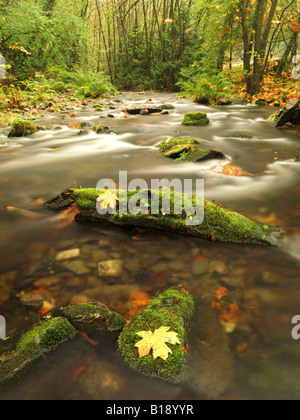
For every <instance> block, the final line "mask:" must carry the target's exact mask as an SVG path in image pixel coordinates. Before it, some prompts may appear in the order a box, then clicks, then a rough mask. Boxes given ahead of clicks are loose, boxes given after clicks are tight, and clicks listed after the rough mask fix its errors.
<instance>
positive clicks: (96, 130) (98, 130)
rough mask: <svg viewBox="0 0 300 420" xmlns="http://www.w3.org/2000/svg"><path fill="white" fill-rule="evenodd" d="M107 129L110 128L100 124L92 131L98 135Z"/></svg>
mask: <svg viewBox="0 0 300 420" xmlns="http://www.w3.org/2000/svg"><path fill="white" fill-rule="evenodd" d="M107 129H108V127H105V126H104V125H102V124H98V125H95V126H94V127H92V131H94V132H95V133H96V134H98V133H102V132H103V131H105V130H107Z"/></svg>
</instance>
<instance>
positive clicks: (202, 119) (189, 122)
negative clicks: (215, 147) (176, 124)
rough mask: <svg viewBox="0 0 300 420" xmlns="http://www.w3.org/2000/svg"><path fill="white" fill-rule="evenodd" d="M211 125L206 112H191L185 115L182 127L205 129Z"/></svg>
mask: <svg viewBox="0 0 300 420" xmlns="http://www.w3.org/2000/svg"><path fill="white" fill-rule="evenodd" d="M208 124H209V118H208V116H207V114H206V113H205V112H189V113H187V114H185V116H184V119H183V122H182V125H186V126H200V127H203V126H205V125H208Z"/></svg>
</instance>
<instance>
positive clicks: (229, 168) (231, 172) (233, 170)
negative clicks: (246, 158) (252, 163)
mask: <svg viewBox="0 0 300 420" xmlns="http://www.w3.org/2000/svg"><path fill="white" fill-rule="evenodd" d="M222 174H223V175H228V176H242V175H247V176H253V174H251V173H250V172H247V171H244V169H243V168H241V167H240V166H238V165H233V164H230V163H229V164H227V165H225V166H224V167H223V170H222Z"/></svg>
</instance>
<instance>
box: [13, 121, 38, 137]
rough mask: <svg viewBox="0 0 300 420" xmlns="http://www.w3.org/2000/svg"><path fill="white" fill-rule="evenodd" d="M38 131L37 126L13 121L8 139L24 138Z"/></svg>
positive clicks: (27, 122) (26, 122)
mask: <svg viewBox="0 0 300 420" xmlns="http://www.w3.org/2000/svg"><path fill="white" fill-rule="evenodd" d="M37 131H38V129H37V126H36V125H35V124H34V123H32V122H29V121H26V120H14V121H13V122H12V124H11V126H10V130H9V133H8V137H26V136H30V135H31V134H34V133H36V132H37Z"/></svg>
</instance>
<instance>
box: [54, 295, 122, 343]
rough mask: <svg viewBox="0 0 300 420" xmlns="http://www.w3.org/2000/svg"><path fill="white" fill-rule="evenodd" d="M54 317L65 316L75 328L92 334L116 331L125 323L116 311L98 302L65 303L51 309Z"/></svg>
mask: <svg viewBox="0 0 300 420" xmlns="http://www.w3.org/2000/svg"><path fill="white" fill-rule="evenodd" d="M52 315H53V316H55V317H63V318H66V319H67V320H68V321H69V322H70V323H71V324H72V325H73V326H74V328H76V329H77V330H80V331H85V332H86V333H88V334H89V333H91V334H93V335H95V334H97V335H99V334H100V335H103V334H105V333H107V332H108V333H117V334H115V336H116V337H117V336H118V333H120V331H121V330H122V328H123V327H124V325H125V324H126V321H125V319H124V318H123V317H122V316H121V315H120V314H118V313H117V312H114V311H112V310H111V309H109V308H108V307H107V306H105V305H102V304H100V303H96V302H92V303H84V304H76V305H66V306H61V307H59V308H55V309H54V310H53V311H52Z"/></svg>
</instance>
